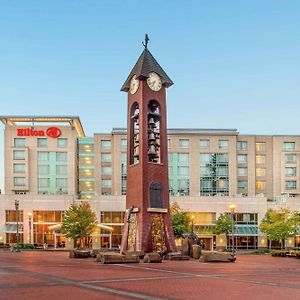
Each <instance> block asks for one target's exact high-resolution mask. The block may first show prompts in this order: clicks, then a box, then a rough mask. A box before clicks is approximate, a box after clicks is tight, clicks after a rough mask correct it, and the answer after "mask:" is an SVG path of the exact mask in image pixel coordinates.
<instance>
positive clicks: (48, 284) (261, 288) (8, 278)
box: [0, 251, 300, 300]
mask: <svg viewBox="0 0 300 300" xmlns="http://www.w3.org/2000/svg"><path fill="white" fill-rule="evenodd" d="M0 299H1V300H2V299H3V300H4V299H5V300H14V299H16V300H18V299H22V300H29V299H30V300H35V299H39V300H44V299H46V300H48V299H49V300H50V299H51V300H54V299H59V300H60V299H68V300H77V299H81V300H82V299H83V300H94V299H105V300H110V299H157V300H159V299H201V300H202V299H222V300H227V299H239V300H240V299H243V300H247V299H256V300H257V299H266V300H267V299H280V300H283V299H293V300H295V299H300V260H299V259H294V258H281V257H271V256H268V255H261V256H255V255H252V256H251V255H240V256H238V260H237V262H235V263H211V264H208V263H199V262H197V261H178V262H177V261H164V262H163V263H161V264H144V263H140V264H127V265H101V264H98V263H96V262H95V260H94V259H85V260H80V259H69V258H68V253H66V252H59V253H58V252H49V251H48V252H42V251H36V252H34V251H28V252H25V251H24V252H20V253H11V252H0Z"/></svg>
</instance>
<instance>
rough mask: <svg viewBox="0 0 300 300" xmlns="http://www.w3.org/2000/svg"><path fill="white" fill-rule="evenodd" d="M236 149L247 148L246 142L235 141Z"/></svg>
mask: <svg viewBox="0 0 300 300" xmlns="http://www.w3.org/2000/svg"><path fill="white" fill-rule="evenodd" d="M236 149H237V150H247V149H248V142H240V141H239V142H236Z"/></svg>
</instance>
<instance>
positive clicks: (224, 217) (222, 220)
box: [214, 213, 233, 240]
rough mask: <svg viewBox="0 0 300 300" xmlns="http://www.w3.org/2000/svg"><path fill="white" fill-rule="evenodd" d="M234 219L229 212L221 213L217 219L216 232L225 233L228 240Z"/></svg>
mask: <svg viewBox="0 0 300 300" xmlns="http://www.w3.org/2000/svg"><path fill="white" fill-rule="evenodd" d="M232 225H233V220H232V218H231V216H230V215H229V214H226V213H224V214H220V216H219V218H218V219H217V222H216V226H215V229H214V233H215V234H225V236H226V240H228V235H229V234H231V233H232V227H233V226H232Z"/></svg>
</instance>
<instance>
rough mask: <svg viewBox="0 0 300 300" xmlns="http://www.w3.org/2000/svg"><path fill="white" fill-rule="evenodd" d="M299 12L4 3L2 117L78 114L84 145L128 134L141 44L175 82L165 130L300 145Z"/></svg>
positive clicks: (83, 1) (258, 6) (0, 14)
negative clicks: (104, 135) (121, 130)
mask: <svg viewBox="0 0 300 300" xmlns="http://www.w3.org/2000/svg"><path fill="white" fill-rule="evenodd" d="M299 11H300V1H288V0H287V1H283V0H282V1H280V0H274V1H266V0H264V1H262V0H260V1H254V0H252V1H237V0H236V1H229V0H228V1H211V0H207V1H201V0H198V1H196V0H195V1H191V0H189V1H183V0H182V1H176V0H172V1H171V0H164V1H163V0H161V1H159V0H148V1H137V0H131V1H129V0H127V1H126V0H123V1H121V0H119V1H117V0H116V1H113V0H111V1H109V0H105V1H104V0H103V1H101V0H51V1H50V0H48V1H47V0H43V1H39V0H26V1H20V0H0V103H1V106H0V115H18V114H19V115H79V116H80V118H81V121H82V123H83V125H84V128H85V130H86V133H87V134H88V135H92V134H93V133H94V132H110V130H111V129H112V127H125V126H126V100H127V98H126V94H125V93H122V92H120V87H121V85H122V84H123V82H124V80H125V79H126V77H127V75H128V74H129V72H130V70H131V68H132V67H133V65H134V63H135V62H136V60H137V58H138V56H139V55H140V53H141V51H142V50H143V47H142V44H141V41H142V40H143V38H144V34H145V33H148V34H149V36H150V39H151V40H150V44H149V48H150V51H151V52H152V54H153V55H154V57H155V58H156V59H157V60H158V61H159V62H160V64H161V65H162V67H163V68H164V69H165V70H166V72H167V73H168V75H169V76H170V77H171V78H172V80H173V81H174V82H175V84H174V86H172V87H171V88H170V89H169V90H168V126H169V127H173V128H174V127H197V128H237V129H238V130H239V132H240V133H243V134H248V133H255V134H300V122H299V111H300V102H299V101H300V61H299V55H300V18H299ZM1 131H2V130H1ZM0 138H1V142H0V143H1V144H0V146H1V148H3V138H2V135H1V136H0ZM0 155H1V159H2V157H3V152H2V149H1V152H0ZM0 168H1V169H2V165H1V164H0ZM1 173H2V172H1ZM0 182H1V180H0ZM0 186H1V183H0Z"/></svg>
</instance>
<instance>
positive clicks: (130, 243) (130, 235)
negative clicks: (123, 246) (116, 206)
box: [127, 213, 137, 251]
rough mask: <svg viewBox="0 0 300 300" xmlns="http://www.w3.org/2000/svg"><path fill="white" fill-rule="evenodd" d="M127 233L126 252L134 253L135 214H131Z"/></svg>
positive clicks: (135, 234)
mask: <svg viewBox="0 0 300 300" xmlns="http://www.w3.org/2000/svg"><path fill="white" fill-rule="evenodd" d="M128 225H129V233H128V246H127V250H128V251H136V236H137V214H136V213H131V214H130V217H129V224H128Z"/></svg>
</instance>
